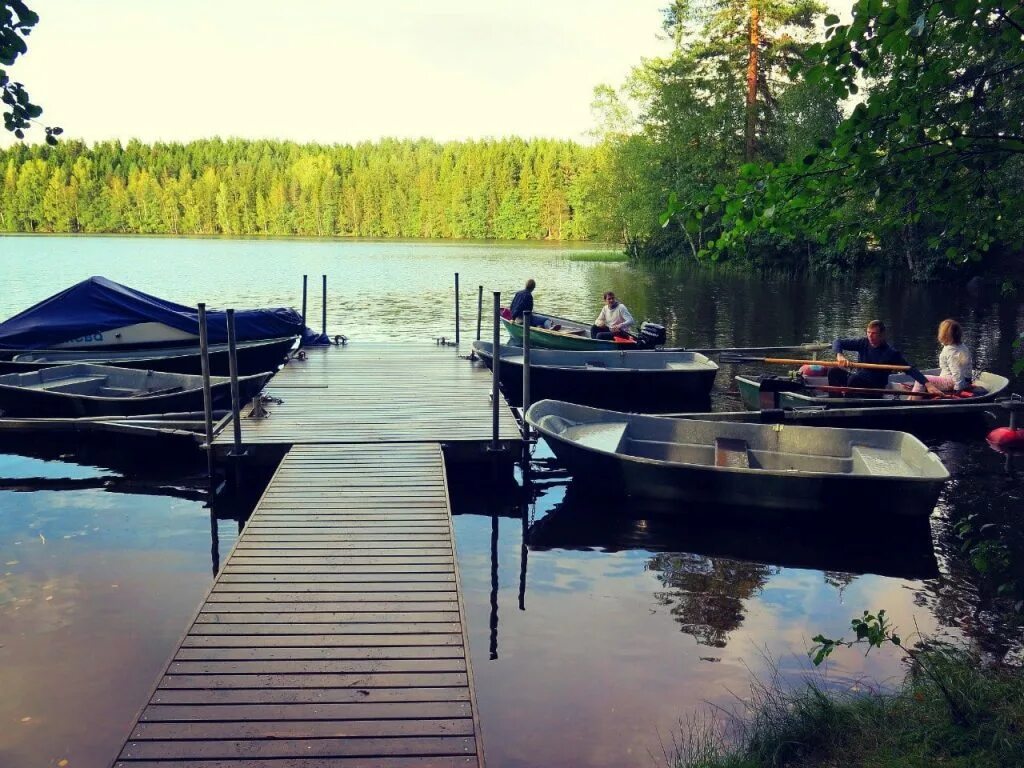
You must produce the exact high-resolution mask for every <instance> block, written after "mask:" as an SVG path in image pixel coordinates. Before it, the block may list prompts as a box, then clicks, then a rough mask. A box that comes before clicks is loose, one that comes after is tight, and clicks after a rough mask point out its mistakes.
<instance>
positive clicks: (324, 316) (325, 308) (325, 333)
mask: <svg viewBox="0 0 1024 768" xmlns="http://www.w3.org/2000/svg"><path fill="white" fill-rule="evenodd" d="M323 280H324V305H323V334H324V337H326V336H327V275H324V276H323Z"/></svg>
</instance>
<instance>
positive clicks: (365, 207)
mask: <svg viewBox="0 0 1024 768" xmlns="http://www.w3.org/2000/svg"><path fill="white" fill-rule="evenodd" d="M592 156H593V153H592V151H590V149H589V148H586V147H583V146H580V145H579V144H576V143H574V142H571V141H558V140H547V139H536V140H530V141H526V140H522V139H515V138H510V139H499V140H481V141H467V142H449V143H439V142H435V141H429V140H416V141H413V140H402V141H400V140H382V141H379V142H374V143H364V144H358V145H355V146H351V145H330V146H326V145H315V144H296V143H291V142H284V141H246V140H241V139H234V140H220V139H211V140H203V141H195V142H191V143H187V144H176V143H166V144H165V143H158V144H143V143H140V142H138V141H131V142H129V143H128V144H126V145H124V146H122V145H121V144H120V143H119V142H117V141H109V142H100V143H97V144H94V145H92V146H87V145H85V144H83V143H81V142H77V141H61V142H60V143H58V144H57V145H55V146H46V145H41V146H26V145H16V146H13V147H11V148H10V149H7V150H6V151H2V152H0V169H3V179H2V186H3V190H2V194H0V230H2V231H5V232H83V233H127V234H169V235H299V236H305V237H337V236H351V237H398V238H401V237H408V238H474V239H475V238H497V239H504V240H525V239H537V240H586V239H589V238H591V237H592V236H593V234H594V220H595V217H594V213H593V206H594V202H593V201H592V200H591V199H590V195H589V192H588V191H589V190H590V189H591V188H592V187H593V181H592V176H593V174H594V172H595V169H594V167H593V162H592Z"/></svg>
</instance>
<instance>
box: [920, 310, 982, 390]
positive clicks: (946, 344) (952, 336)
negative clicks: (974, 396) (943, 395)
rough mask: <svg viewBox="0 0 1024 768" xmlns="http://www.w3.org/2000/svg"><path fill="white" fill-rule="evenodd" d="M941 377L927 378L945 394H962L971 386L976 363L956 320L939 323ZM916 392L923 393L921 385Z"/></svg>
mask: <svg viewBox="0 0 1024 768" xmlns="http://www.w3.org/2000/svg"><path fill="white" fill-rule="evenodd" d="M938 335H939V344H941V345H942V351H941V352H939V375H938V376H926V378H927V379H928V381H929V382H930V383H932V384H934V385H935V386H936V387H938V388H939V389H941V390H942V391H944V392H960V391H962V390H965V389H968V388H969V387H970V386H971V379H972V377H973V369H974V362H973V361H972V360H971V353H970V351H969V350H968V349H967V347H965V346H964V343H963V341H964V332H963V330H962V329H961V328H960V323H958V322H957V321H956V320H943V321H942V322H941V323H939V334H938ZM914 391H915V392H923V391H924V387H923V386H922V385H921V384H915V385H914Z"/></svg>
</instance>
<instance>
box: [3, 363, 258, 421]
mask: <svg viewBox="0 0 1024 768" xmlns="http://www.w3.org/2000/svg"><path fill="white" fill-rule="evenodd" d="M61 368H67V369H76V372H82V373H84V374H85V375H84V376H80V377H79V379H82V378H88V377H89V376H90V375H92V374H95V376H98V377H101V376H104V375H107V376H112V377H117V376H122V377H123V378H129V379H130V378H137V377H138V376H140V375H141V376H146V374H144V373H142V372H141V371H135V370H130V369H118V368H114V367H109V366H88V365H84V364H80V365H74V366H62V367H61ZM61 368H53V369H48V371H59V370H61ZM118 372H121V373H120V374H119V373H118ZM34 375H35V374H22V375H20V376H18V375H13V374H9V375H6V376H0V414H2V415H3V416H5V417H20V418H51V417H58V418H74V417H83V416H140V415H146V414H160V413H187V412H193V411H202V410H203V408H204V403H203V389H202V381H201V380H199V381H196V379H200V377H195V376H181V375H179V374H152V375H154V376H156V377H168V379H169V380H168V382H167V384H168V385H169V386H167V387H164V388H163V389H165V390H169V389H175V391H168V392H164V393H154V394H140V395H136V396H119V397H106V396H94V395H86V394H76V393H74V392H59V391H51V390H46V389H38V388H31V387H28V386H24V385H17V384H12V383H11V382H12V381H14V380H17V379H27V378H28V377H30V376H34ZM271 375H272V374H269V373H262V374H257V375H254V376H246V377H242V378H240V379H239V381H238V385H239V396H240V399H241V401H243V402H245V401H247V400H249V399H251V398H253V397H254V396H255V395H257V394H258V393H259V392H260V390H262V389H263V387H264V385H265V384H266V382H267V381H268V380H269V379H270V377H271ZM172 385H173V386H172ZM210 390H211V394H212V396H213V408H214V410H219V409H225V408H230V407H231V382H230V380H228V379H225V378H223V377H217V379H216V380H215V381H213V382H211V387H210Z"/></svg>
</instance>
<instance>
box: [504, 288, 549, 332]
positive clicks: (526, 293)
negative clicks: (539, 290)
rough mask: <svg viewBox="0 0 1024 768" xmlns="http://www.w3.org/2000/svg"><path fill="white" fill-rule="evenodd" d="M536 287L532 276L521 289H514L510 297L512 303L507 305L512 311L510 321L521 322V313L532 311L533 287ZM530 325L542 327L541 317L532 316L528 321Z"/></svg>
mask: <svg viewBox="0 0 1024 768" xmlns="http://www.w3.org/2000/svg"><path fill="white" fill-rule="evenodd" d="M536 287H537V281H536V280H534V279H533V278H532V277H531V278H530V279H529V280H527V281H526V286H525V287H524V288H523V290H521V291H516V295H515V296H513V297H512V303H511V304H510V305H509V308H508V310H509V312H511V313H512V322H515V323H520V324H522V322H523V313H525V312H533V289H534V288H536ZM530 324H531V325H534V326H537V327H542V326H544V320H543V319H537V318H536V317H534V318H532V319H531V321H530Z"/></svg>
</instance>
